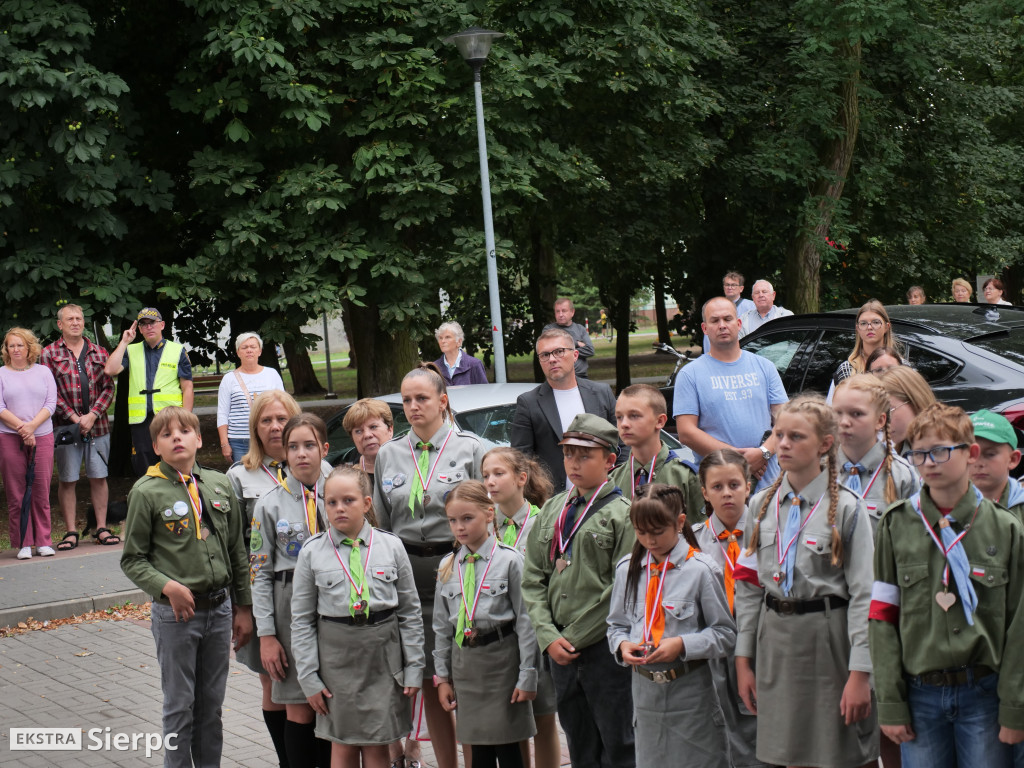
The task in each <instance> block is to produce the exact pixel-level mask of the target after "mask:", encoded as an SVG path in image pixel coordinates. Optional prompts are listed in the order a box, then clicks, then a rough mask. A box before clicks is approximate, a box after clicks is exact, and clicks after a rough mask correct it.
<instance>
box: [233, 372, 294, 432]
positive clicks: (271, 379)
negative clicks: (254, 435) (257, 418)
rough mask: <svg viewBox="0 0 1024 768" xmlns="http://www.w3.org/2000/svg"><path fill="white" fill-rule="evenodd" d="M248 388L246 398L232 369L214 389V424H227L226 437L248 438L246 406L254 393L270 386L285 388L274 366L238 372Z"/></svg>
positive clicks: (268, 388) (249, 403)
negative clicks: (215, 407)
mask: <svg viewBox="0 0 1024 768" xmlns="http://www.w3.org/2000/svg"><path fill="white" fill-rule="evenodd" d="M238 373H239V374H240V375H241V377H242V381H244V382H245V386H246V388H247V389H248V390H249V399H247V398H246V397H245V393H244V392H243V391H242V388H241V387H240V386H238V377H237V376H235V372H234V371H232V372H231V373H226V374H224V378H222V379H221V380H220V387H219V388H218V389H217V426H218V427H223V426H224V425H225V424H227V425H228V439H231V440H248V439H249V409H250V407H251V406H252V401H253V400H255V399H256V397H257V395H259V394H261V393H263V392H269V391H270V390H272V389H280V390H282V391H283V390H284V382H283V381H281V374H279V373H278V372H277V371H275V370H274V369H273V368H268V367H266V366H264V367H263V370H262V371H260V372H259V373H242V371H238Z"/></svg>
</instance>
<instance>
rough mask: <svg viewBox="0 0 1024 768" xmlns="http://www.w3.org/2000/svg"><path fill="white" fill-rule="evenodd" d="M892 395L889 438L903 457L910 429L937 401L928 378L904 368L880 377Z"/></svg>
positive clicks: (885, 373)
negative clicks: (920, 415) (919, 415)
mask: <svg viewBox="0 0 1024 768" xmlns="http://www.w3.org/2000/svg"><path fill="white" fill-rule="evenodd" d="M878 380H879V382H880V383H881V384H882V386H883V387H884V388H885V391H886V392H888V393H889V436H890V437H891V438H892V444H893V448H894V449H895V451H896V453H898V454H900V455H901V456H902V455H903V453H904V450H905V449H906V448H907V446H906V445H905V442H906V438H907V427H909V426H910V422H912V421H913V420H914V417H915V416H917V414H919V413H920V412H921V411H923V410H924V409H925V408H927V407H928V406H929V405H931V404H932V403H934V402H936V400H935V395H934V394H932V390H931V387H929V386H928V382H927V381H925V379H924V376H922V375H921V374H920V373H918V372H917V371H915V370H914V369H913V368H908V367H907V366H905V365H900V366H897V367H895V368H890V369H889V370H888V371H885V372H884V373H883V374H881V376H879V378H878Z"/></svg>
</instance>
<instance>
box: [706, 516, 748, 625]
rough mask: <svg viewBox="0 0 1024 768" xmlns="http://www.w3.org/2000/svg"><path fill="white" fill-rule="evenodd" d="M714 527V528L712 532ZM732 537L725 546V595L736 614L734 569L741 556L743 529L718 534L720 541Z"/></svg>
mask: <svg viewBox="0 0 1024 768" xmlns="http://www.w3.org/2000/svg"><path fill="white" fill-rule="evenodd" d="M713 531H714V529H712V532H713ZM730 537H731V541H730V542H729V546H727V547H726V548H725V560H726V565H725V569H724V570H725V596H726V597H727V598H728V599H729V610H730V611H732V612H733V614H734V615H735V613H736V611H735V609H734V608H733V600H735V598H736V580H735V578H734V577H733V573H732V572H733V569H734V568H735V567H736V559H737V558H738V557H739V556H740V539H742V538H743V531H741V530H735V531H730V530H728V529H727V530H724V531H722V532H721V533H720V534H718V540H719V541H725V540H726V539H729V538H730Z"/></svg>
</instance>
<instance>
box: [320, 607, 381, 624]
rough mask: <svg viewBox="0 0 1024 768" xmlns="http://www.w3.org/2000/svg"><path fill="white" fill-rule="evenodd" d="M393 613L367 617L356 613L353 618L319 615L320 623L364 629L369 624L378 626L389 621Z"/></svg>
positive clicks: (378, 612) (374, 614)
mask: <svg viewBox="0 0 1024 768" xmlns="http://www.w3.org/2000/svg"><path fill="white" fill-rule="evenodd" d="M394 613H395V609H394V608H388V609H387V610H386V611H377V613H371V614H370V615H369V616H367V615H366V614H365V613H357V614H356V615H355V616H324V615H323V614H320V620H321V621H333V622H334V623H335V624H351V625H354V626H357V627H364V626H367V625H369V624H380V623H381V622H382V621H384V620H385V619H390V618H391V617H392V616H393V615H394Z"/></svg>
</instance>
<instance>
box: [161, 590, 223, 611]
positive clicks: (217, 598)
mask: <svg viewBox="0 0 1024 768" xmlns="http://www.w3.org/2000/svg"><path fill="white" fill-rule="evenodd" d="M227 599H228V588H227V587H221V588H220V589H215V590H214V591H213V592H207V593H206V594H204V595H197V594H196V593H195V592H193V593H192V601H193V602H194V603H195V605H196V608H204V609H205V608H216V607H217V606H218V605H220V604H221V603H223V602H224V601H225V600H227ZM153 602H154V603H160V605H170V604H171V601H170V600H168V599H167V597H166V596H165V595H164V594H163V593H162V592H161V593H160V594H159V595H157V596H156V597H154V598H153Z"/></svg>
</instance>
